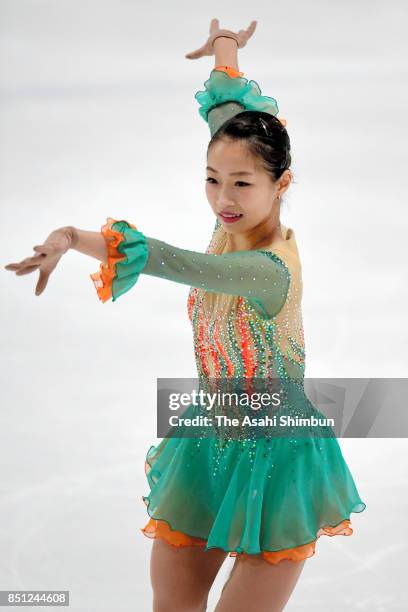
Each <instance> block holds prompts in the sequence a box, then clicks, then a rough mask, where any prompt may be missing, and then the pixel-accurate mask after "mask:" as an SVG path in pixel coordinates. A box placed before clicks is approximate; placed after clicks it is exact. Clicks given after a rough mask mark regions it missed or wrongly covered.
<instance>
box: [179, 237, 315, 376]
mask: <svg viewBox="0 0 408 612" xmlns="http://www.w3.org/2000/svg"><path fill="white" fill-rule="evenodd" d="M284 232H285V236H286V241H285V245H284V246H279V248H274V249H273V252H275V253H276V254H277V255H278V256H279V257H280V258H281V260H282V261H283V262H284V263H285V264H286V266H287V268H288V270H289V272H290V283H289V289H288V292H287V297H286V301H285V303H284V305H283V307H282V309H281V310H280V311H279V312H278V314H277V315H276V316H274V317H271V318H267V319H265V318H264V317H261V316H260V315H259V313H258V312H257V311H256V310H255V309H254V308H253V306H252V304H251V303H250V302H249V301H248V300H247V299H246V298H245V297H243V296H232V295H227V294H222V293H213V292H208V291H206V290H205V289H199V288H196V287H191V288H190V292H189V295H188V302H187V307H188V316H189V319H190V321H191V324H192V327H193V334H194V349H195V357H196V365H197V370H198V375H199V377H205V378H207V377H215V378H224V377H239V378H241V377H245V378H246V377H248V378H251V377H256V378H269V377H272V378H288V377H295V378H303V376H304V369H305V348H304V334H303V322H302V311H301V300H302V274H301V264H300V260H299V254H298V250H297V245H296V241H295V237H294V232H293V230H292V229H291V228H284ZM223 233H224V231H223V229H222V228H221V227H218V228H216V229H215V230H214V232H213V236H212V239H211V242H210V244H209V246H208V248H207V251H206V252H207V253H221V252H223V243H222V234H223ZM286 245H287V246H286Z"/></svg>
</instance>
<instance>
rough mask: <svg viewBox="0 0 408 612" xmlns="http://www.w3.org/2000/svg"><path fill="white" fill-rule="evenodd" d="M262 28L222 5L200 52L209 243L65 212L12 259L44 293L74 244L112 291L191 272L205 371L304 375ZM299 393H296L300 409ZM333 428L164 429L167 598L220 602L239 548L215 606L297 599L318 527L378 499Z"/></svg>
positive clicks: (336, 528) (179, 603) (293, 258)
mask: <svg viewBox="0 0 408 612" xmlns="http://www.w3.org/2000/svg"><path fill="white" fill-rule="evenodd" d="M255 27H256V21H253V22H251V25H250V26H249V27H248V28H247V29H246V30H240V31H239V32H233V31H230V30H223V29H220V28H219V23H218V20H217V19H212V21H211V24H210V36H209V38H208V40H207V41H206V43H205V44H204V45H203V46H202V47H201V48H200V49H198V50H197V51H195V52H192V53H189V54H187V55H186V57H187V58H188V59H198V58H200V57H203V56H206V55H207V56H211V55H215V66H214V69H213V70H212V71H211V73H210V77H209V79H208V80H207V81H206V82H205V83H204V87H205V89H204V90H203V91H198V92H197V93H196V95H195V98H196V100H197V101H198V103H199V104H200V107H199V112H200V115H201V117H202V118H204V119H205V120H206V121H207V122H208V125H209V128H210V134H211V140H210V142H209V145H208V149H207V167H206V171H207V177H206V195H207V199H208V202H209V204H210V207H211V209H212V212H213V213H214V215H215V217H216V221H215V226H214V229H213V233H212V236H211V240H210V243H209V246H208V248H207V250H206V252H205V253H203V252H196V251H190V250H186V249H182V248H178V247H176V246H172V245H170V244H168V243H166V242H163V241H162V240H159V239H157V238H153V237H148V236H146V235H145V234H143V233H142V232H141V231H140V229H139V228H137V227H136V226H135V225H134V224H133V223H131V222H130V221H129V222H128V221H125V220H115V219H114V218H112V217H107V218H106V219H107V221H106V223H104V224H103V225H102V227H101V231H100V232H96V231H86V230H81V229H78V228H76V227H75V226H64V227H60V228H58V229H56V230H54V231H53V232H51V234H50V235H49V236H48V238H47V239H46V240H45V242H44V244H40V245H36V246H34V247H33V248H34V251H35V255H34V256H31V257H27V258H26V259H23V260H22V261H20V262H19V263H11V264H8V265H6V266H5V267H6V269H7V270H10V271H15V273H16V275H18V276H20V275H24V274H29V273H31V272H34V271H35V270H38V271H39V279H38V282H37V285H36V289H35V293H36V295H41V294H42V292H43V291H44V289H45V287H46V286H47V283H48V279H49V277H50V274H51V273H52V271H53V270H54V269H55V267H56V265H57V264H58V262H59V260H60V259H61V257H62V255H63V254H65V253H66V252H67V251H68V250H69V249H75V250H76V251H78V252H80V253H84V254H85V255H88V256H90V257H93V258H95V259H97V260H99V262H100V267H99V270H98V271H97V272H95V273H92V274H90V276H91V279H92V282H93V283H94V286H95V288H96V291H97V295H98V296H99V298H100V300H102V302H106V301H107V300H109V299H111V300H112V301H114V300H116V299H117V298H118V297H119V296H121V295H123V294H124V293H125V292H127V291H129V290H130V289H131V288H132V287H133V286H134V285H135V283H136V282H137V280H138V277H139V275H140V274H148V275H150V276H155V277H158V278H161V279H166V280H169V281H173V282H176V283H180V284H183V285H188V286H189V287H190V290H189V293H188V299H187V304H186V306H187V314H188V316H189V319H190V321H191V324H192V329H193V336H194V349H195V357H196V363H197V371H198V377H199V380H201V381H203V382H205V381H208V380H210V379H211V378H212V377H215V378H223V379H226V380H229V379H233V378H235V377H242V378H244V379H245V380H249V379H251V380H253V379H255V378H256V379H264V380H265V381H267V380H268V379H271V378H275V377H277V378H278V379H279V380H280V381H282V382H283V383H286V382H287V381H288V380H291V379H294V380H296V381H298V382H299V381H300V382H302V381H303V379H304V370H305V347H304V336H303V323H302V313H301V298H302V274H301V263H300V258H299V252H298V248H297V244H296V239H295V232H294V230H293V229H292V228H290V227H285V226H284V225H282V224H281V222H280V202H281V198H282V195H283V194H284V193H285V192H286V190H287V189H288V188H289V186H290V184H291V181H292V173H291V170H290V166H291V148H290V140H289V136H288V132H287V130H286V127H285V125H286V121H285V120H284V119H282V118H280V119H279V118H278V117H277V114H278V106H277V103H276V100H275V99H274V98H271V97H268V96H264V95H262V94H261V91H260V88H259V86H258V84H257V83H256V82H255V81H248V80H247V79H246V78H245V76H244V73H243V72H241V71H240V70H239V67H238V60H237V49H238V48H242V47H244V46H245V45H246V43H247V41H248V39H249V38H250V37H251V36H252V34H253V32H254V30H255ZM301 390H302V387H301V386H300V387H299V388H298V390H297V391H295V392H294V393H293V395H292V396H291V397H293V398H297V399H299V398H300V402H298V404H299V405H300V406H301V411H303V413H308V414H319V415H320V414H321V413H319V411H317V410H316V408H315V407H314V406H312V405H311V403H310V402H309V400H308V399H307V396H306V395H305V394H304V393H303V392H302V393H301ZM297 399H296V400H295V399H294V400H293V401H292V400H291V399H290V398H289V401H287V402H286V405H285V410H286V411H287V412H293V413H294V405H295V403H296V402H297ZM270 429H271V428H270ZM320 431H321V432H322V434H323V435H322V436H321V437H316V436H309V437H306V438H297V437H296V436H294V437H287V436H286V437H285V436H282V437H274V436H272V435H269V434H268V435H266V436H265V437H261V438H258V439H251V440H249V439H237V438H232V437H231V438H227V439H222V440H221V438H220V439H217V437H201V438H200V437H199V438H197V437H196V438H194V437H180V438H175V437H165V438H163V439H162V440H161V442H160V443H159V444H158V446H151V447H150V449H149V450H148V452H147V456H146V462H145V470H146V476H147V481H148V484H149V488H150V493H149V495H148V496H142V498H143V501H144V503H145V504H146V508H147V513H148V522H147V524H146V525H145V526H144V527H143V528H141V531H142V532H143V534H145V535H146V536H147V537H150V538H153V543H152V554H151V565H150V569H151V583H152V588H153V610H154V612H162V611H165V612H170V611H174V612H187V611H188V612H199V611H203V610H206V609H207V600H208V594H209V591H210V589H211V585H212V584H213V582H214V579H215V577H216V576H217V573H218V571H219V569H220V567H221V565H222V564H223V562H224V560H225V558H226V557H227V555H228V554H229V555H230V556H232V557H235V559H234V565H233V569H232V572H231V573H230V576H229V578H228V580H227V581H226V583H225V585H224V588H223V590H222V593H221V596H220V599H219V601H218V603H217V606H216V608H215V611H216V612H232V611H234V612H240V611H245V612H248V610H251V611H253V612H275V611H278V610H279V611H280V610H283V608H284V607H285V605H286V603H287V601H288V600H289V597H290V595H291V593H292V592H293V589H294V587H295V585H296V583H297V580H298V578H299V576H300V573H301V571H302V569H303V567H304V563H305V560H306V559H307V558H309V557H311V556H312V555H314V554H315V546H316V542H317V540H318V538H319V537H320V536H321V535H329V536H335V535H345V536H349V535H351V534H352V533H353V530H352V528H351V521H350V515H351V513H352V512H361V511H363V510H364V509H365V506H366V505H365V503H364V502H363V501H362V500H361V499H360V496H359V494H358V491H357V489H356V486H355V483H354V481H353V477H352V475H351V473H350V471H349V469H348V467H347V464H346V462H345V460H344V458H343V455H342V452H341V449H340V447H339V444H338V442H337V439H336V437H335V436H333V435H325V433H326V434H327V432H328V431H329V429H327V428H324V427H322V428H321V430H320ZM331 431H332V430H331Z"/></svg>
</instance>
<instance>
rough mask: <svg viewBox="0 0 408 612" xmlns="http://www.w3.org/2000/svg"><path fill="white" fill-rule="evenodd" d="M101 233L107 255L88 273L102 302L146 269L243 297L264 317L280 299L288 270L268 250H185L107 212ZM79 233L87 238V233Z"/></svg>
mask: <svg viewBox="0 0 408 612" xmlns="http://www.w3.org/2000/svg"><path fill="white" fill-rule="evenodd" d="M101 233H102V235H103V236H104V237H105V239H106V241H107V250H108V261H107V264H101V266H100V269H99V270H98V271H97V272H95V273H94V274H91V278H92V280H93V282H94V285H95V288H96V290H97V293H98V296H99V298H100V299H101V300H102V301H103V302H106V301H107V300H109V299H110V298H112V300H113V301H114V300H116V299H117V298H118V297H119V296H120V295H122V294H124V293H126V292H127V291H128V290H129V289H130V288H131V287H133V286H134V285H135V283H136V282H137V280H138V278H139V275H140V274H147V275H150V276H157V277H160V278H163V279H166V280H170V281H173V282H176V283H181V284H184V285H190V286H193V287H197V288H198V289H204V290H206V291H210V292H215V293H225V294H228V295H238V296H242V297H245V298H247V299H248V301H249V302H250V303H251V304H252V305H253V307H254V309H255V310H256V311H257V312H258V313H259V314H260V315H261V316H262V317H264V318H271V317H273V316H275V315H276V314H277V313H278V312H279V311H280V310H281V308H282V307H283V305H284V303H285V300H286V296H287V292H288V289H289V283H290V272H289V269H288V268H287V266H286V264H285V263H284V262H283V261H282V259H281V258H280V257H279V256H278V255H276V254H275V253H273V252H271V251H263V250H260V249H259V250H248V251H235V252H232V253H223V254H212V253H200V252H197V251H190V250H187V249H181V248H179V247H175V246H173V245H170V244H167V243H166V242H163V241H162V240H158V239H156V238H152V237H148V236H145V235H144V234H142V233H141V232H140V231H138V230H137V229H136V226H134V225H133V224H131V223H128V222H127V221H124V220H121V221H115V219H112V218H111V217H108V219H107V223H106V224H105V225H104V226H103V227H102V228H101ZM84 239H88V238H87V236H86V235H84ZM79 247H81V239H79V241H78V242H77V243H76V248H77V249H78V248H79ZM85 248H89V245H88V247H85V246H84V245H83V244H82V249H83V250H82V252H84V249H85ZM93 251H94V250H93ZM94 252H95V251H94Z"/></svg>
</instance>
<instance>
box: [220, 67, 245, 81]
mask: <svg viewBox="0 0 408 612" xmlns="http://www.w3.org/2000/svg"><path fill="white" fill-rule="evenodd" d="M214 70H222V71H223V72H226V73H227V74H228V76H230V77H232V78H235V77H240V76H244V73H243V72H240V71H239V70H237V69H236V68H233V67H232V66H224V65H220V66H215V67H214Z"/></svg>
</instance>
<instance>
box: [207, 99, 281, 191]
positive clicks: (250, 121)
mask: <svg viewBox="0 0 408 612" xmlns="http://www.w3.org/2000/svg"><path fill="white" fill-rule="evenodd" d="M223 137H228V138H231V139H232V140H245V142H246V145H247V147H248V149H249V151H250V152H251V153H253V154H254V155H255V156H257V157H259V158H260V159H261V160H262V162H263V165H264V168H265V170H266V171H267V172H268V173H269V174H270V175H271V177H272V179H273V181H277V180H278V179H279V178H280V177H281V176H282V174H283V173H284V171H285V170H287V169H288V168H289V166H290V165H291V163H292V158H291V155H290V140H289V134H288V132H287V131H286V128H285V126H284V125H283V124H282V123H281V122H280V121H279V119H278V118H277V117H275V116H274V115H272V114H271V113H264V112H262V111H247V110H246V111H242V112H241V113H238V114H237V115H234V116H233V117H231V118H230V119H228V120H227V121H225V123H223V124H222V125H221V127H220V128H219V129H218V130H217V131H216V132H215V134H213V136H212V138H211V140H210V142H209V143H208V148H207V153H208V150H209V148H210V147H211V145H212V144H213V143H214V142H217V141H218V140H220V139H221V138H223Z"/></svg>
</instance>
